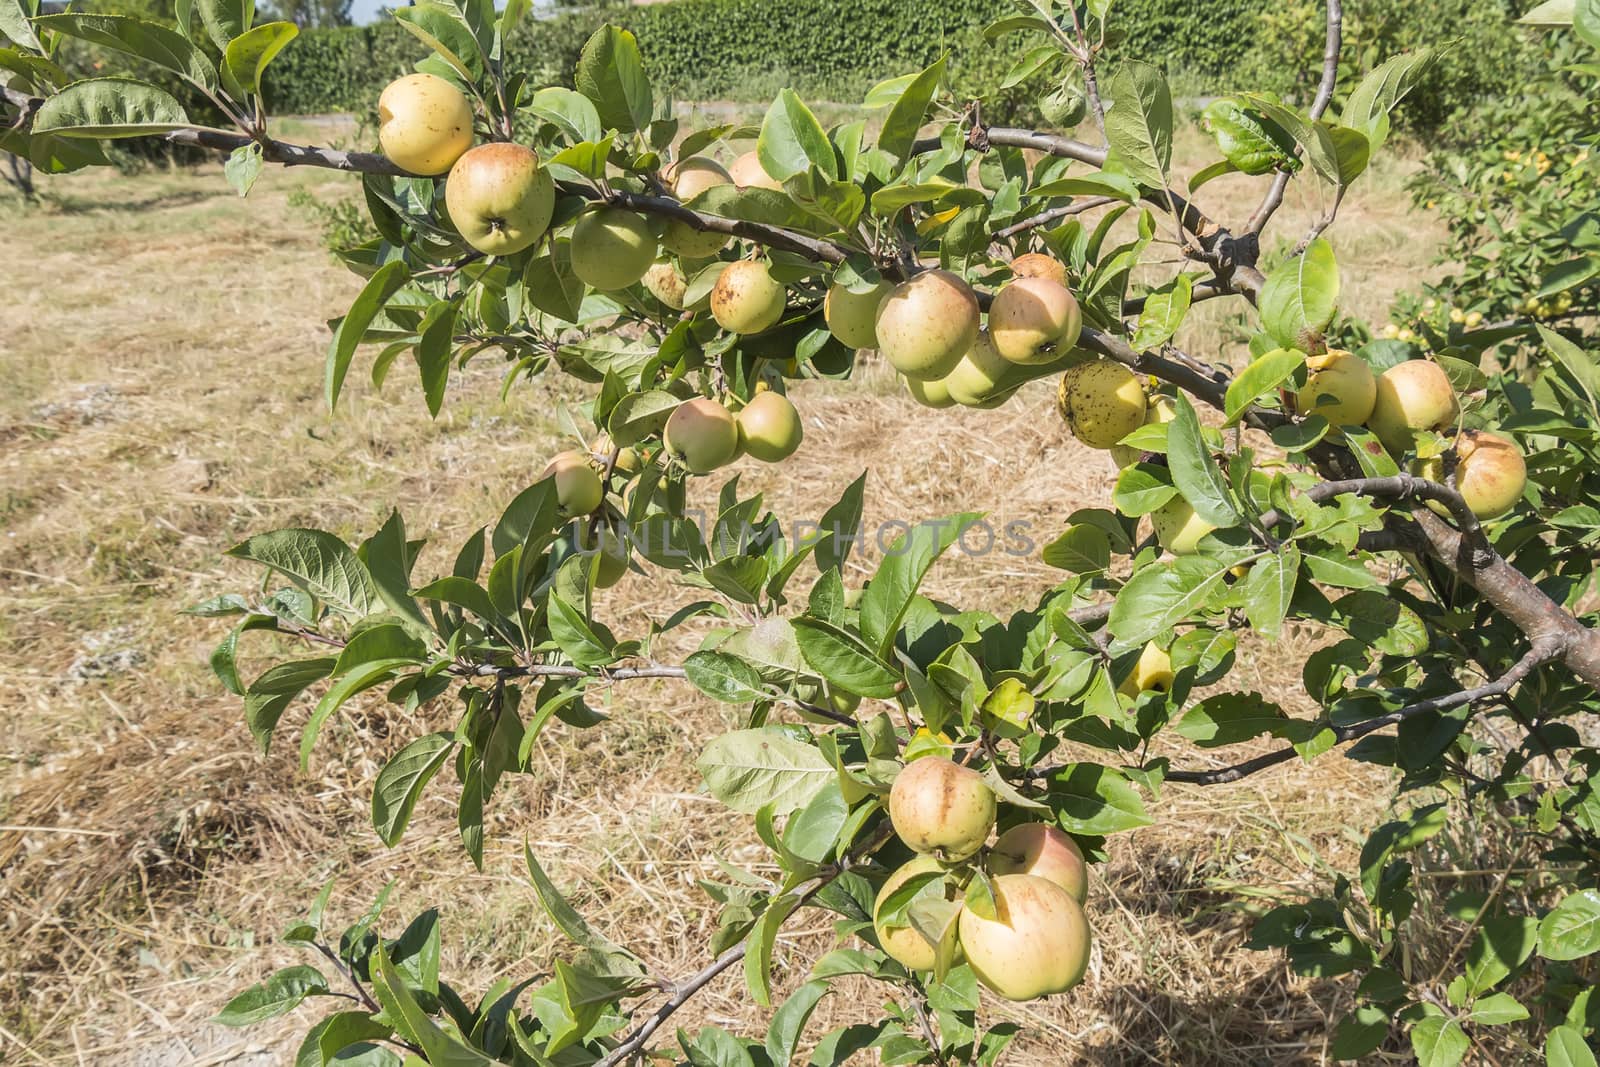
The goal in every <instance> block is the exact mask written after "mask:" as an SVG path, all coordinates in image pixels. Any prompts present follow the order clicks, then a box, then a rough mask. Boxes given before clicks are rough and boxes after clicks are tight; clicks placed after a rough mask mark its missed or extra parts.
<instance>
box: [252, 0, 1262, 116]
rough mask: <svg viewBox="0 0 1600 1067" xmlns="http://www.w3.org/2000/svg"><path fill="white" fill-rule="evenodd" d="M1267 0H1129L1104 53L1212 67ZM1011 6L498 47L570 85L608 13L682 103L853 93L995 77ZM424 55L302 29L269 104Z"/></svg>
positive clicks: (637, 11) (690, 17) (653, 12)
mask: <svg viewBox="0 0 1600 1067" xmlns="http://www.w3.org/2000/svg"><path fill="white" fill-rule="evenodd" d="M1265 2H1266V0H1210V2H1209V3H1206V4H1197V3H1194V0H1126V2H1124V3H1120V4H1118V5H1117V9H1116V17H1115V18H1114V20H1113V22H1114V24H1116V25H1120V26H1122V27H1123V28H1124V29H1125V33H1126V35H1125V36H1124V37H1123V38H1122V39H1121V40H1118V41H1114V42H1113V44H1112V51H1113V53H1114V54H1115V55H1128V56H1137V57H1139V58H1141V59H1148V60H1151V61H1153V62H1158V63H1161V64H1163V65H1164V66H1166V67H1167V68H1168V69H1169V70H1170V71H1172V72H1173V73H1174V74H1175V75H1177V76H1179V77H1180V79H1186V78H1187V77H1188V76H1193V77H1194V78H1196V79H1198V78H1204V77H1208V76H1214V75H1217V74H1220V73H1221V72H1224V71H1227V70H1229V69H1232V68H1233V67H1234V66H1235V65H1237V64H1238V63H1239V62H1240V61H1241V60H1242V58H1243V56H1244V53H1245V49H1246V47H1247V46H1248V42H1249V41H1250V39H1251V33H1250V29H1251V27H1252V26H1253V25H1254V23H1255V20H1256V18H1257V16H1258V14H1259V12H1260V11H1261V10H1262V9H1263V8H1264V7H1265ZM1012 11H1013V8H1012V6H1011V5H1010V4H1009V3H1007V2H1006V0H915V2H913V0H784V2H783V3H775V2H774V0H673V2H671V3H662V4H653V5H647V6H639V7H632V6H630V7H609V8H604V9H599V10H580V11H571V12H566V13H562V14H558V15H555V16H553V17H551V18H547V19H538V20H529V21H528V22H527V23H526V24H525V25H524V27H523V29H522V30H521V31H520V33H519V35H518V36H517V37H516V38H514V39H513V40H512V42H510V44H509V45H508V47H507V65H508V67H511V68H513V69H528V70H530V71H534V72H536V73H539V74H541V75H542V79H541V80H545V81H559V82H568V83H570V79H571V77H572V68H573V65H574V64H575V63H576V62H577V58H578V52H579V51H580V50H581V48H582V47H583V42H584V40H585V39H586V38H587V37H588V35H589V33H590V32H592V30H593V29H594V28H595V27H596V26H598V25H600V24H601V23H602V22H605V21H612V22H617V23H620V24H622V25H624V26H626V27H628V28H629V29H631V30H633V31H634V33H635V34H636V35H637V36H638V38H639V45H640V48H641V49H642V50H643V52H644V56H645V60H646V63H647V65H648V66H649V68H650V75H651V78H652V80H654V81H656V82H657V83H658V84H659V85H661V86H662V87H664V88H666V89H668V90H670V91H672V92H673V93H674V94H675V95H677V96H678V97H679V98H680V99H735V100H738V99H752V98H756V99H759V98H762V97H765V96H770V95H771V93H770V90H772V89H773V88H775V87H776V86H778V85H788V86H791V87H792V88H794V89H795V90H796V91H797V92H800V93H801V94H802V95H806V96H812V97H821V98H832V99H850V98H853V97H858V96H859V95H860V93H861V92H862V91H863V90H865V88H866V87H867V86H869V85H870V84H871V83H872V82H874V81H877V80H878V79H880V78H885V77H889V76H891V75H894V74H903V73H906V72H908V71H911V70H916V69H918V68H919V67H923V66H926V65H927V64H929V63H931V62H933V60H935V59H937V58H938V56H939V55H940V54H941V53H942V52H944V51H946V50H947V49H948V50H949V51H950V52H951V65H952V68H953V70H954V71H956V72H957V77H958V79H959V80H960V81H962V82H965V83H968V84H971V83H973V78H974V77H976V76H980V75H981V76H985V77H987V78H988V80H990V81H998V79H999V77H1000V76H1001V75H1003V74H1004V72H1005V70H1006V68H1007V67H1009V66H1010V64H1011V61H1012V59H1014V58H1015V55H1016V53H1017V47H1016V46H1017V43H1018V41H1019V38H1016V37H1010V38H1004V39H1002V40H1000V41H999V42H986V41H984V40H983V37H982V35H981V33H980V32H978V30H979V28H981V27H982V26H983V25H985V24H986V23H988V22H990V21H992V20H994V19H995V18H997V17H1000V16H1002V15H1005V14H1010V13H1011V12H1012ZM424 54H425V51H424V49H423V47H422V45H421V44H419V43H417V42H416V40H415V39H414V38H412V37H411V36H410V35H409V34H407V33H406V32H405V31H404V30H402V29H401V28H400V27H399V26H398V25H396V24H394V23H392V22H383V23H378V24H376V25H372V26H358V27H348V28H342V29H325V30H324V29H313V30H307V31H304V32H302V33H301V34H300V37H299V39H298V40H297V41H295V43H294V44H293V45H291V46H290V47H289V48H288V49H287V50H286V51H285V52H284V53H283V55H281V56H280V57H279V58H278V59H277V61H276V62H275V63H274V65H273V67H272V70H271V73H270V74H269V76H268V79H269V81H268V88H269V96H270V98H271V103H272V104H273V106H274V108H275V109H276V110H278V111H279V112H287V113H300V114H309V113H320V112H327V111H365V110H367V109H369V108H371V107H372V101H374V100H375V99H377V95H378V92H379V91H380V90H381V89H382V87H383V85H384V84H385V83H386V82H388V81H389V80H390V79H391V78H393V77H395V76H397V75H398V74H401V73H404V72H405V71H407V70H409V69H410V66H411V64H412V63H414V62H415V61H416V60H417V59H420V58H421V57H422V56H423V55H424ZM963 73H965V74H966V75H967V76H966V77H963Z"/></svg>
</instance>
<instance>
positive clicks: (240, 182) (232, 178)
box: [222, 141, 263, 197]
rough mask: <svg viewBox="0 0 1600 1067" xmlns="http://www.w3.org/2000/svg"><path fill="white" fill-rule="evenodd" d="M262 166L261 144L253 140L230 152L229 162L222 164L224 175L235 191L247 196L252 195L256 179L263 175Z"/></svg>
mask: <svg viewBox="0 0 1600 1067" xmlns="http://www.w3.org/2000/svg"><path fill="white" fill-rule="evenodd" d="M262 166H263V164H262V154H261V146H260V145H259V144H257V143H256V142H254V141H251V142H250V143H249V144H242V145H240V146H239V147H238V148H235V149H234V150H233V151H232V152H229V153H228V160H227V162H226V163H224V164H222V176H223V177H224V178H226V179H227V182H228V184H229V185H231V186H233V188H234V191H235V192H237V193H238V194H239V195H240V196H241V197H245V196H249V195H250V190H251V189H252V188H254V186H255V184H256V179H257V178H259V177H261V168H262Z"/></svg>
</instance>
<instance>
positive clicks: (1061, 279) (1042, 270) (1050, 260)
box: [1011, 252, 1067, 285]
mask: <svg viewBox="0 0 1600 1067" xmlns="http://www.w3.org/2000/svg"><path fill="white" fill-rule="evenodd" d="M1011 273H1012V274H1014V275H1015V276H1017V277H1018V278H1045V279H1048V280H1050V281H1052V282H1055V283H1056V284H1057V285H1066V284H1067V265H1066V264H1065V263H1062V262H1061V261H1060V260H1059V259H1057V258H1055V257H1054V256H1047V255H1045V254H1044V253H1043V252H1025V253H1023V254H1022V255H1020V256H1018V257H1017V258H1016V259H1013V260H1012V261H1011Z"/></svg>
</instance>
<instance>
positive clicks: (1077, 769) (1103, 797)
mask: <svg viewBox="0 0 1600 1067" xmlns="http://www.w3.org/2000/svg"><path fill="white" fill-rule="evenodd" d="M1049 782H1050V800H1051V806H1052V807H1054V808H1055V809H1056V811H1057V813H1058V815H1057V821H1058V822H1059V823H1060V824H1061V828H1062V829H1063V830H1066V831H1067V832H1068V833H1073V834H1094V835H1099V834H1112V833H1117V832H1119V831H1122V830H1133V829H1137V828H1138V827H1140V826H1149V825H1150V824H1151V823H1152V822H1153V821H1154V820H1153V819H1151V818H1150V816H1149V814H1147V813H1146V812H1145V808H1144V801H1143V800H1142V799H1140V797H1139V791H1138V790H1137V789H1136V788H1134V786H1133V784H1132V783H1131V782H1129V781H1128V780H1127V779H1126V778H1124V777H1123V776H1122V775H1121V774H1119V773H1117V772H1116V771H1115V770H1113V769H1111V768H1110V767H1102V766H1100V765H1099V764H1095V763H1069V764H1066V765H1065V766H1063V767H1062V768H1060V769H1059V770H1057V771H1056V772H1055V773H1053V774H1052V775H1051V776H1050V779H1049Z"/></svg>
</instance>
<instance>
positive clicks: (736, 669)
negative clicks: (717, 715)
mask: <svg viewBox="0 0 1600 1067" xmlns="http://www.w3.org/2000/svg"><path fill="white" fill-rule="evenodd" d="M683 670H684V673H685V674H687V675H688V677H689V681H690V683H691V684H693V686H694V687H695V688H696V689H698V690H700V692H702V693H704V694H705V695H706V696H708V697H710V698H711V699H713V700H720V701H723V702H724V703H727V704H748V703H750V702H751V701H753V700H759V699H760V698H761V695H762V686H761V676H760V675H759V674H757V673H756V669H755V668H754V667H752V666H750V664H748V663H746V662H745V661H744V660H742V659H739V658H737V657H735V656H730V655H728V654H726V653H724V652H696V653H694V654H693V655H691V656H690V657H689V658H688V659H686V660H684V661H683Z"/></svg>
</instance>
